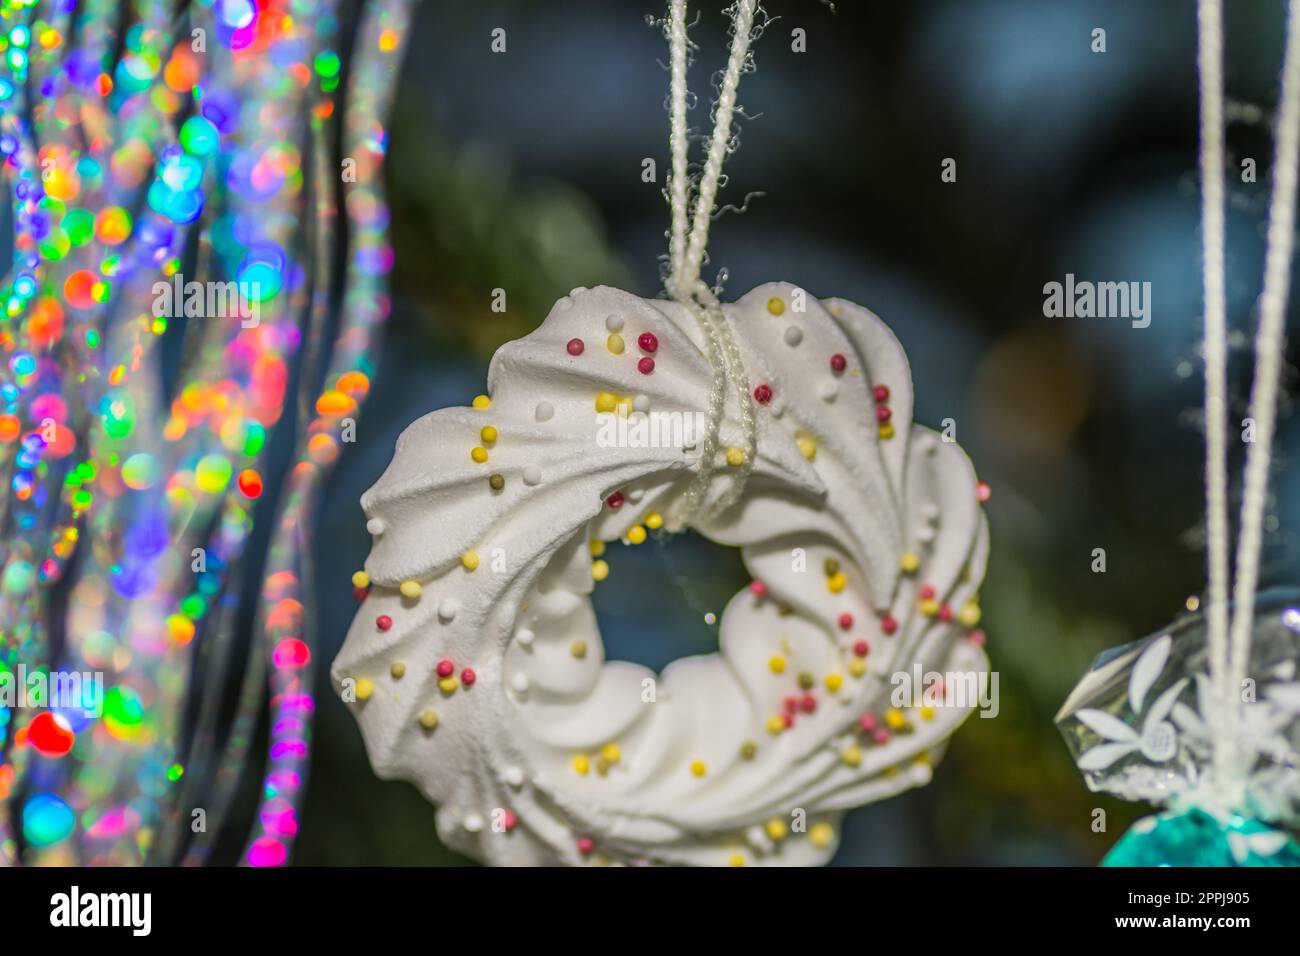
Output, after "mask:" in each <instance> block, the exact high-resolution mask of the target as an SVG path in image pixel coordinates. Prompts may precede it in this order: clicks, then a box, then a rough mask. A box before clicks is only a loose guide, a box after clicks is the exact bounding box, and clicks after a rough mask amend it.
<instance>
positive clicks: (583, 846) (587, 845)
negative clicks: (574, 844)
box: [578, 837, 596, 856]
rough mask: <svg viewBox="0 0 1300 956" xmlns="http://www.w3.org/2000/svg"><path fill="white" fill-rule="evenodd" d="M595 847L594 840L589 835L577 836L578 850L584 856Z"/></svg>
mask: <svg viewBox="0 0 1300 956" xmlns="http://www.w3.org/2000/svg"><path fill="white" fill-rule="evenodd" d="M594 849H596V841H595V840H593V839H592V838H591V837H578V852H579V853H581V854H582V855H583V856H586V855H587V854H588V853H590V852H591V851H592V850H594Z"/></svg>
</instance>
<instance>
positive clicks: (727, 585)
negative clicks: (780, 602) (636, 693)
mask: <svg viewBox="0 0 1300 956" xmlns="http://www.w3.org/2000/svg"><path fill="white" fill-rule="evenodd" d="M603 557H604V559H605V561H606V562H607V563H608V564H609V577H607V578H606V579H605V580H603V581H601V582H600V583H599V584H597V585H596V588H595V591H594V593H593V594H592V604H593V606H594V607H595V609H596V621H597V623H598V624H599V626H600V634H601V638H602V640H603V641H604V643H605V657H606V658H607V659H609V660H620V661H630V662H632V663H634V664H642V665H644V666H646V667H649V668H651V669H653V670H654V671H655V672H656V673H657V672H659V671H662V670H663V669H664V668H665V667H666V666H667V665H668V664H670V663H671V662H673V661H675V660H676V659H677V658H679V657H689V656H691V655H694V654H710V653H714V652H716V651H717V649H718V626H719V625H720V624H721V622H722V611H723V609H724V608H725V607H726V606H727V602H728V601H729V600H731V598H732V597H733V596H734V595H735V593H736V592H737V591H739V590H740V589H741V588H743V587H745V586H746V585H747V584H748V583H749V575H748V573H746V571H745V565H744V563H743V562H742V561H741V560H740V549H739V548H730V547H726V546H724V545H720V544H714V543H713V542H712V541H710V540H708V539H707V538H705V537H703V536H701V535H699V534H696V533H695V532H694V531H687V532H684V533H682V534H675V535H667V536H664V537H663V538H658V539H655V538H652V539H650V540H648V541H646V542H645V543H644V544H638V545H627V544H622V543H620V542H618V541H611V542H609V544H608V545H607V546H606V550H605V554H604V556H603Z"/></svg>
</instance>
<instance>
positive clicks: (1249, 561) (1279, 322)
mask: <svg viewBox="0 0 1300 956" xmlns="http://www.w3.org/2000/svg"><path fill="white" fill-rule="evenodd" d="M1298 161H1300V11H1297V6H1296V2H1295V0H1291V2H1290V3H1288V4H1287V28H1286V52H1285V53H1284V55H1283V60H1282V96H1281V102H1280V106H1279V108H1278V126H1277V139H1276V147H1275V152H1274V159H1273V195H1272V197H1271V198H1270V200H1269V208H1268V246H1267V252H1266V254H1265V262H1264V291H1263V294H1262V295H1261V296H1260V309H1259V331H1258V333H1257V334H1256V338H1255V380H1254V382H1253V383H1252V385H1251V393H1250V416H1251V418H1253V419H1254V421H1255V441H1254V442H1253V443H1252V444H1251V445H1250V448H1249V449H1248V451H1247V453H1246V480H1245V491H1244V493H1243V497H1242V503H1241V536H1240V538H1238V540H1237V580H1236V586H1235V589H1234V591H1233V603H1234V608H1233V613H1232V628H1231V631H1230V634H1229V685H1228V686H1229V690H1230V692H1231V693H1232V694H1233V695H1234V698H1235V700H1234V706H1233V707H1232V709H1231V711H1230V713H1231V715H1232V720H1233V722H1234V726H1235V722H1236V720H1237V718H1238V716H1239V713H1240V688H1241V685H1242V681H1243V680H1244V678H1245V676H1246V667H1247V664H1248V662H1249V659H1250V643H1251V628H1252V624H1253V623H1254V599H1255V587H1256V585H1257V583H1258V579H1259V554H1260V543H1261V540H1262V537H1263V524H1264V504H1265V499H1266V497H1267V494H1268V473H1269V465H1270V463H1271V461H1272V454H1273V433H1274V430H1275V427H1276V424H1277V393H1278V385H1279V382H1280V379H1281V372H1282V337H1283V331H1284V326H1285V321H1286V303H1287V297H1288V295H1289V293H1290V286H1291V257H1292V252H1293V249H1294V239H1295V204H1296V183H1297V162H1298Z"/></svg>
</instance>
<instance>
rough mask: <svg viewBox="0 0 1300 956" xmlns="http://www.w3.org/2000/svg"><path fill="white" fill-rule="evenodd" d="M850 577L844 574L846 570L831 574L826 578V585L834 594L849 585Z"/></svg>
mask: <svg viewBox="0 0 1300 956" xmlns="http://www.w3.org/2000/svg"><path fill="white" fill-rule="evenodd" d="M848 583H849V579H848V578H846V577H845V576H844V572H843V571H841V572H840V573H839V574H834V575H831V576H830V577H829V578H827V579H826V587H827V588H828V589H829V590H830V592H831V593H832V594H839V593H840V592H841V591H843V590H844V588H845V587H846V586H847V585H848Z"/></svg>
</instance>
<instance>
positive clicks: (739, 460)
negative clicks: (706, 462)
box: [727, 446, 745, 468]
mask: <svg viewBox="0 0 1300 956" xmlns="http://www.w3.org/2000/svg"><path fill="white" fill-rule="evenodd" d="M744 463H745V453H744V452H743V451H741V450H740V449H739V448H736V447H734V446H733V447H731V448H728V449H727V464H728V465H730V466H731V467H732V468H739V467H740V466H741V465H743V464H744Z"/></svg>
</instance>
